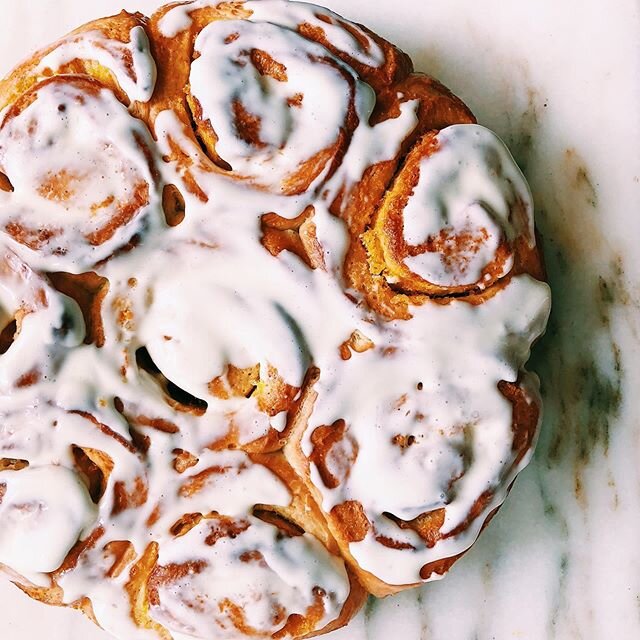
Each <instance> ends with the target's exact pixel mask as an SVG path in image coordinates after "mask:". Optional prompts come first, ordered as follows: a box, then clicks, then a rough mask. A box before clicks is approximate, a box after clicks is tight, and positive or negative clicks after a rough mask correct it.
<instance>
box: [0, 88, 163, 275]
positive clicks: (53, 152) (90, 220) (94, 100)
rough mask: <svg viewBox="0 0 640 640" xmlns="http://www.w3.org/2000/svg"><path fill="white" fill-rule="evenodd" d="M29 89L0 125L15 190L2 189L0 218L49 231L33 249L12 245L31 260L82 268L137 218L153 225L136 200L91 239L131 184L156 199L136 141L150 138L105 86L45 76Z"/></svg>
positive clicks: (2, 156) (0, 148) (1, 159)
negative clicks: (24, 102)
mask: <svg viewBox="0 0 640 640" xmlns="http://www.w3.org/2000/svg"><path fill="white" fill-rule="evenodd" d="M35 91H36V99H35V100H34V101H33V102H32V103H31V104H30V105H29V106H27V107H26V108H25V109H24V110H23V111H22V112H21V113H19V114H18V115H16V116H15V117H9V116H7V117H6V118H5V120H4V122H3V123H2V126H1V127H0V168H1V169H2V171H4V172H5V173H6V174H8V175H10V176H11V180H12V184H13V188H14V191H13V192H12V193H7V194H4V193H3V194H1V195H2V196H3V197H2V198H0V224H2V225H3V226H4V225H9V224H16V223H18V224H20V225H22V226H24V227H26V228H28V229H33V230H35V231H38V230H42V229H49V230H51V232H52V234H53V236H52V237H51V238H50V239H48V240H47V241H46V242H45V244H44V249H43V251H41V252H38V253H39V254H40V255H35V252H31V251H29V250H28V249H26V247H23V246H22V245H19V244H18V243H16V244H15V246H14V250H15V251H16V252H18V253H20V254H21V255H22V256H23V257H25V258H26V259H27V260H28V261H29V262H30V263H31V264H33V265H34V266H38V267H45V268H47V269H51V270H55V269H66V270H70V271H76V270H82V269H85V268H87V267H88V266H90V265H91V264H93V263H95V262H97V261H98V260H100V259H102V258H105V257H107V256H109V255H110V254H111V253H113V251H114V250H115V249H117V248H118V247H120V246H121V245H123V244H125V243H126V242H127V241H128V240H129V239H130V238H131V236H132V235H133V234H134V233H135V232H137V231H139V230H140V229H141V228H143V225H144V224H146V223H149V222H151V223H152V224H158V223H159V220H158V219H157V217H156V218H155V219H154V220H151V221H149V220H145V218H146V216H145V214H146V212H147V211H148V209H149V208H151V207H147V206H144V202H142V203H141V204H142V205H143V206H139V207H138V209H137V210H135V211H134V212H133V214H132V216H131V220H130V222H127V223H125V224H122V225H121V226H119V227H118V228H117V229H115V232H114V233H113V234H112V236H111V237H110V238H108V239H107V240H106V241H105V242H102V243H101V244H96V242H95V241H93V240H92V234H97V233H99V232H100V230H101V229H102V228H103V227H104V226H105V225H107V224H108V223H109V222H110V221H111V220H112V219H114V218H117V216H118V215H120V208H119V207H120V206H121V204H124V205H128V204H129V203H131V202H134V198H135V190H136V189H137V188H142V189H144V191H145V194H146V197H145V198H144V200H146V201H147V202H148V203H149V204H150V205H154V204H155V202H154V201H155V200H156V198H157V194H156V191H155V184H154V179H153V177H152V175H151V171H150V167H149V165H148V162H147V159H146V158H145V155H144V152H143V150H142V148H141V147H140V143H142V144H145V145H150V144H152V140H151V137H150V135H149V132H148V131H147V129H146V127H145V125H144V124H143V123H142V122H141V121H139V120H137V119H135V118H133V117H131V115H130V114H129V112H128V111H127V109H126V108H125V107H124V106H123V105H122V104H121V103H120V102H119V101H118V100H117V99H116V97H115V96H114V94H113V93H112V92H111V91H109V90H107V89H101V90H99V92H98V93H97V95H93V94H89V93H87V91H86V87H85V86H83V85H82V84H78V83H77V82H67V83H65V82H59V81H53V82H51V81H49V82H46V83H45V84H43V85H42V86H40V87H38V88H37V89H36V90H35ZM88 185H90V188H89V187H88ZM156 208H157V205H156Z"/></svg>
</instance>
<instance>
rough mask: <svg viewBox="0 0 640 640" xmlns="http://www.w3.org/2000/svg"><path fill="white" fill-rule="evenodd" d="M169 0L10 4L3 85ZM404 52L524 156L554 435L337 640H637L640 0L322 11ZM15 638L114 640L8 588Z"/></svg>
mask: <svg viewBox="0 0 640 640" xmlns="http://www.w3.org/2000/svg"><path fill="white" fill-rule="evenodd" d="M158 4H159V2H158V1H157V0H91V1H90V2H87V1H84V2H82V1H81V0H28V1H27V0H23V1H22V2H19V3H18V2H15V0H0V9H1V10H2V16H3V19H2V23H1V24H0V74H4V73H5V72H6V71H8V70H9V68H10V67H11V66H12V65H13V64H14V63H15V62H17V61H18V60H19V59H20V58H22V57H23V56H25V55H27V54H28V53H30V52H31V51H32V50H33V49H35V48H36V47H37V46H39V45H42V44H45V43H47V42H48V41H51V40H53V39H55V38H56V37H57V36H59V35H62V34H63V33H65V32H66V31H68V30H70V29H71V28H73V27H75V26H78V25H79V24H81V23H83V22H85V21H87V20H89V19H92V18H94V17H98V16H101V15H108V14H110V13H114V12H115V11H116V10H118V9H120V8H126V9H129V10H132V9H139V10H141V11H146V12H149V11H151V10H152V9H153V8H154V7H155V6H157V5H158ZM324 4H325V5H327V6H329V7H330V8H332V9H334V10H336V11H338V12H340V13H343V14H344V15H346V16H347V17H349V18H352V19H355V20H357V21H360V22H363V23H365V24H367V25H368V26H370V27H371V28H373V29H374V30H376V31H378V32H379V33H380V34H382V35H384V36H386V37H387V38H388V39H390V40H391V41H393V42H395V43H397V44H398V45H400V46H401V47H402V48H403V49H405V50H406V51H407V52H408V53H409V54H411V56H412V57H413V59H414V61H415V63H416V68H417V69H419V70H421V71H426V72H428V73H430V74H432V75H435V76H436V77H438V78H439V79H440V80H442V81H443V82H444V83H445V84H446V85H448V86H449V87H450V88H451V89H452V90H453V91H454V92H455V93H457V94H458V95H460V96H461V97H462V98H463V99H464V100H465V101H466V102H467V104H469V106H470V107H471V108H472V109H473V111H474V112H475V113H476V115H477V116H478V119H479V121H480V122H481V123H482V124H485V125H487V126H489V127H491V128H493V129H494V130H495V131H497V132H498V134H500V135H501V136H502V137H503V138H504V139H505V140H506V142H507V144H508V145H509V146H510V147H511V149H512V151H513V153H514V155H515V157H516V159H517V160H518V162H519V164H520V165H521V167H522V168H523V170H524V172H525V174H526V176H527V178H528V179H529V181H530V183H531V186H532V190H533V193H534V198H535V201H536V209H537V222H538V226H539V228H540V231H541V233H542V235H543V238H544V249H545V254H546V260H547V265H548V270H549V276H550V280H551V284H552V288H553V291H554V310H553V314H552V319H551V323H550V327H549V331H548V333H547V336H546V337H545V338H544V340H543V341H542V342H541V343H540V344H539V345H538V347H537V349H536V352H535V354H534V361H533V365H532V368H533V369H534V370H536V371H537V372H538V373H539V374H540V376H541V378H542V385H543V394H544V398H545V403H546V404H545V420H544V427H543V432H542V436H541V439H540V443H539V446H538V450H537V453H536V456H535V458H534V461H533V463H532V464H531V465H530V466H529V468H528V469H527V470H526V471H525V472H523V473H522V474H521V476H520V477H519V479H518V480H517V482H516V485H515V487H514V489H513V491H512V493H511V496H510V497H509V499H508V500H507V503H506V505H505V506H504V507H503V509H502V510H501V512H500V514H499V515H498V516H497V517H496V518H495V519H494V520H493V522H492V523H491V525H490V526H489V527H488V528H487V530H486V531H485V533H484V534H483V536H482V537H481V539H480V541H479V542H478V543H477V544H476V545H475V547H474V549H473V550H472V551H470V552H469V553H468V554H467V555H466V556H465V557H464V558H463V559H462V560H461V561H460V562H458V563H457V564H456V565H454V568H453V569H452V570H451V572H450V574H449V575H448V576H447V577H446V579H445V580H443V581H441V582H438V583H431V584H428V585H425V586H424V587H423V588H421V589H418V590H415V591H412V592H408V593H405V594H402V595H400V596H397V597H393V598H388V599H386V600H383V601H374V600H371V601H370V603H369V605H368V606H367V607H366V609H365V610H364V611H363V612H362V613H361V614H360V615H359V617H358V618H357V619H356V620H355V621H353V622H352V624H351V625H350V626H349V627H348V629H346V630H343V631H340V632H337V633H335V634H334V635H332V636H330V638H331V640H365V639H366V640H388V639H389V638H398V639H400V638H402V639H403V640H404V639H407V640H414V639H415V640H418V639H421V640H422V639H425V640H426V639H428V640H441V639H442V640H444V639H445V638H446V639H447V640H473V639H476V640H493V639H496V640H508V639H512V638H513V639H516V638H517V639H522V640H525V639H526V640H553V639H557V640H569V639H580V640H591V639H593V640H603V639H608V638H616V639H619V640H627V639H629V640H631V639H634V638H639V637H640V545H639V544H638V538H639V527H638V525H639V523H640V411H638V407H639V406H640V400H639V399H638V395H639V394H638V391H637V389H639V388H640V312H639V309H640V248H638V246H637V243H638V240H639V239H640V215H638V214H639V213H640V152H639V149H640V37H639V36H640V6H639V5H638V3H637V2H636V1H635V0H618V1H617V2H615V3H610V2H606V0H582V1H578V0H564V1H562V2H560V1H558V0H536V2H523V1H520V2H509V3H507V2H501V1H500V0H482V2H478V1H477V0H393V1H392V2H385V3H382V2H380V3H377V2H376V3H373V2H370V1H368V0H325V1H324ZM0 617H1V619H2V622H1V623H0V625H1V631H0V636H1V637H2V638H3V639H6V640H31V639H32V638H33V639H35V638H43V637H46V638H47V639H48V640H75V639H78V640H80V639H82V640H107V638H108V636H107V635H106V634H105V633H103V632H101V631H100V630H98V629H96V628H94V627H93V625H92V624H91V623H89V622H88V621H86V620H85V619H84V618H83V617H82V616H81V615H79V614H78V613H76V612H72V611H66V610H57V609H52V608H48V607H45V606H43V605H38V604H36V603H33V602H31V601H29V600H28V599H27V598H26V596H23V595H22V594H21V593H20V592H19V591H18V590H17V589H15V588H14V587H13V586H12V585H10V584H8V583H7V582H2V581H0Z"/></svg>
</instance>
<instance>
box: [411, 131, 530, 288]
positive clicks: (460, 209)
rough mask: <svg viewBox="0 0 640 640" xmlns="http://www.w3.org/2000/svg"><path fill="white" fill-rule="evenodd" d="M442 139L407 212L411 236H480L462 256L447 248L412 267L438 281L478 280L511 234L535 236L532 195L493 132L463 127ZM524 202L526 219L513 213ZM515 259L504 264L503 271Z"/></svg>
mask: <svg viewBox="0 0 640 640" xmlns="http://www.w3.org/2000/svg"><path fill="white" fill-rule="evenodd" d="M436 140H437V143H438V152H437V153H434V154H432V155H430V156H428V157H426V158H424V159H423V160H422V161H421V163H420V178H419V181H418V184H417V185H416V187H415V189H414V191H413V194H412V195H411V197H410V198H409V201H408V202H407V205H406V207H405V208H404V211H403V220H404V237H405V240H406V241H407V243H408V244H412V245H417V244H420V243H422V242H425V241H426V240H427V238H430V237H431V238H435V237H437V236H438V235H439V234H440V233H441V232H443V231H444V232H447V231H450V232H453V234H461V233H462V234H464V233H466V234H469V235H470V236H471V237H472V238H476V241H475V242H472V243H471V244H470V245H468V246H463V247H462V251H456V253H457V256H458V258H457V259H456V260H454V261H451V260H447V257H448V255H447V253H445V254H443V253H441V252H424V253H420V254H419V255H416V256H410V257H408V258H406V259H405V264H406V266H407V267H408V268H409V269H410V270H411V271H413V272H414V273H416V274H418V275H420V276H421V277H423V278H424V279H425V280H427V281H428V282H432V283H434V284H438V285H443V286H447V285H464V284H474V283H475V282H478V280H480V278H481V276H482V270H483V269H484V268H485V267H486V266H487V265H489V264H491V262H492V261H493V260H494V258H495V254H496V250H497V248H498V245H499V243H500V241H501V239H502V238H503V237H504V236H506V239H507V240H509V241H513V239H514V237H516V236H520V235H522V236H524V237H525V238H526V239H527V240H529V242H532V241H533V226H532V225H533V222H532V221H533V205H532V202H531V193H530V191H529V186H528V185H527V183H526V181H525V179H524V177H523V175H522V173H521V172H520V169H519V168H518V166H517V165H516V164H515V162H514V161H513V158H512V157H511V154H510V153H509V150H508V149H507V148H506V146H505V145H504V143H503V142H502V141H501V140H500V139H499V138H498V137H497V136H496V134H495V133H493V132H492V131H490V130H489V129H486V128H485V127H482V126H479V125H456V126H452V127H447V128H446V129H443V130H442V131H440V132H439V133H438V135H437V136H436ZM517 206H521V207H522V208H523V209H524V211H523V214H522V216H521V218H517V217H515V216H513V211H514V208H516V207H517ZM448 248H449V249H450V250H451V249H453V247H452V246H450V245H448ZM512 262H513V261H512V260H509V261H507V262H506V263H505V264H504V265H503V269H502V275H504V274H505V273H508V272H509V270H510V269H511V267H512Z"/></svg>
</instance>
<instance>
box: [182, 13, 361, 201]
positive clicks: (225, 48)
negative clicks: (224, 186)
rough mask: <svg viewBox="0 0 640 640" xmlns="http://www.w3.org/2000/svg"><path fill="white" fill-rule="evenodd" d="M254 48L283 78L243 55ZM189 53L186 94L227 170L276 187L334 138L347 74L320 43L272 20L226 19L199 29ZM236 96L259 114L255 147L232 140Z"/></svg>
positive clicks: (346, 96) (343, 109)
mask: <svg viewBox="0 0 640 640" xmlns="http://www.w3.org/2000/svg"><path fill="white" fill-rule="evenodd" d="M235 34H238V37H237V38H236V39H234V40H233V41H231V42H228V40H227V39H228V38H229V37H230V36H232V35H235ZM255 49H257V50H260V51H264V52H266V53H267V54H269V55H270V56H271V57H272V58H273V59H274V60H275V61H277V62H278V63H279V64H281V65H284V67H285V68H286V72H285V73H286V76H287V79H286V81H283V80H278V79H275V78H272V77H269V76H265V75H261V73H260V72H259V71H258V69H256V67H255V66H254V65H253V64H252V63H251V59H250V52H251V51H252V50H255ZM195 50H196V51H197V52H198V54H199V56H198V57H197V58H196V59H195V60H194V61H193V63H192V64H191V74H190V76H189V79H190V85H191V91H192V93H193V95H194V96H195V97H196V98H197V99H198V101H199V102H200V105H201V106H202V111H203V119H205V120H209V121H210V122H211V124H212V126H213V128H214V130H215V132H216V135H217V137H218V141H217V142H216V152H217V153H218V154H219V155H220V156H221V157H222V158H223V159H224V160H225V161H226V162H228V163H229V164H230V165H231V167H232V170H233V171H234V172H235V173H238V174H239V175H247V176H251V177H253V178H254V179H255V180H256V181H257V182H258V183H259V184H264V185H267V186H270V187H271V188H273V189H277V188H278V186H279V185H280V183H281V182H282V180H283V179H284V178H285V177H286V176H287V175H288V174H289V173H290V172H291V170H292V168H297V167H298V166H299V165H300V164H302V163H303V162H305V161H306V160H310V159H311V158H312V157H313V156H314V155H315V154H317V153H318V152H320V151H323V150H324V149H326V148H328V147H331V146H332V145H333V144H335V142H336V141H337V139H338V135H339V133H340V130H341V128H342V127H343V126H344V123H345V120H346V118H347V113H348V109H349V103H350V101H351V97H350V94H351V91H352V89H351V88H350V86H349V82H348V80H347V79H345V77H344V75H343V74H345V73H348V72H346V71H344V70H343V65H342V64H341V63H338V62H337V61H335V60H333V59H331V58H328V57H327V55H328V52H327V50H326V49H324V47H321V46H320V45H317V44H315V43H312V42H309V41H308V40H305V39H304V38H302V37H301V36H299V35H298V34H296V33H294V32H293V31H289V30H288V29H282V28H281V27H278V26H276V25H272V24H269V23H252V22H248V21H246V20H230V21H219V22H212V23H211V24H209V25H208V26H206V27H205V28H204V29H203V30H202V31H201V32H200V34H199V35H198V38H197V39H196V42H195ZM347 78H348V76H347ZM296 96H301V100H302V102H301V104H299V105H293V106H292V105H291V104H289V103H288V100H292V99H295V97H296ZM236 100H237V101H239V102H240V103H241V104H243V105H248V108H247V107H245V108H247V111H248V112H249V113H250V114H251V116H252V117H256V118H258V119H259V122H260V129H259V137H260V144H259V145H256V144H251V143H248V142H245V141H244V140H241V139H240V138H239V137H238V134H237V130H236V126H235V120H234V112H233V109H232V104H233V102H234V101H236Z"/></svg>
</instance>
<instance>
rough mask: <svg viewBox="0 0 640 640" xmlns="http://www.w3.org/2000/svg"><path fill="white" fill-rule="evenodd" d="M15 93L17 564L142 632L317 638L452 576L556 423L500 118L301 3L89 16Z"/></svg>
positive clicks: (2, 488)
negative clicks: (544, 422)
mask: <svg viewBox="0 0 640 640" xmlns="http://www.w3.org/2000/svg"><path fill="white" fill-rule="evenodd" d="M0 109H1V111H0V569H1V570H2V571H3V572H5V573H7V574H8V575H9V576H10V577H11V579H12V580H13V581H14V582H15V583H16V584H17V585H19V586H20V588H21V589H23V590H24V591H25V592H26V593H27V594H29V595H30V596H31V597H33V598H35V599H37V600H40V601H42V602H46V603H49V604H53V605H57V606H70V607H75V608H77V609H80V610H82V611H83V612H84V613H85V614H86V615H87V616H89V617H90V618H91V619H92V620H93V621H94V622H96V623H97V624H99V625H101V626H102V627H103V628H105V629H106V630H107V631H109V632H110V633H112V634H113V635H115V636H116V637H120V638H126V639H127V640H135V639H136V638H149V637H158V638H162V639H166V640H169V639H170V638H173V637H175V638H185V637H195V638H201V639H203V640H213V639H218V638H220V639H224V638H229V639H232V638H234V639H235V638H239V637H258V638H273V639H276V640H279V639H285V638H303V637H310V636H312V635H319V634H322V633H326V632H328V631H331V630H333V629H336V628H338V627H340V626H343V625H345V624H346V623H347V622H348V621H349V620H350V619H351V618H352V617H353V616H354V615H355V614H356V612H357V611H358V610H359V608H360V607H361V605H362V604H363V602H364V600H365V598H366V596H367V595H368V594H374V595H376V596H384V595H388V594H391V593H395V592H397V591H400V590H402V589H405V588H408V587H410V586H415V585H417V584H420V583H422V582H424V581H428V580H432V579H436V578H439V577H441V576H442V575H444V574H445V573H446V571H447V570H448V569H449V567H450V566H451V565H452V564H453V562H455V560H456V559H457V558H459V557H460V556H461V555H462V554H463V553H465V552H466V551H467V550H468V549H469V548H470V546H471V545H472V544H473V542H474V541H475V540H476V538H477V536H478V535H479V533H480V532H481V531H482V529H483V528H484V527H485V526H486V525H487V523H488V522H489V520H490V519H491V518H492V517H493V516H494V514H495V513H496V511H497V510H498V508H499V507H500V505H501V504H502V502H503V500H504V499H505V497H506V495H507V493H508V491H509V489H510V487H511V486H512V484H513V482H514V481H515V478H516V475H517V474H518V472H519V471H520V470H521V469H522V468H523V467H524V466H525V465H526V464H527V462H528V460H529V458H530V456H531V453H532V450H533V447H534V445H535V440H536V436H537V432H538V426H539V422H540V415H541V403H540V398H539V394H538V383H537V379H536V378H535V376H534V375H533V374H530V373H528V372H527V371H526V370H525V369H524V365H525V363H526V361H527V359H528V357H529V350H530V348H531V345H532V344H533V343H534V342H535V340H536V339H537V338H538V337H539V336H540V335H541V334H542V333H543V331H544V328H545V324H546V321H547V317H548V313H549V289H548V286H547V285H546V284H545V283H544V270H543V266H542V261H541V254H540V250H539V247H538V246H537V245H536V235H535V229H534V221H533V204H532V202H531V196H530V193H529V189H528V186H527V184H526V181H525V179H524V177H523V176H522V174H521V173H520V171H519V169H518V167H517V165H516V164H515V162H514V160H513V158H512V157H511V155H510V154H509V152H508V150H507V149H506V147H505V146H504V144H503V143H502V142H501V141H500V140H499V138H498V137H497V136H496V135H495V134H494V133H492V132H490V131H489V130H487V129H485V128H484V127H482V126H479V125H478V124H477V123H476V121H475V118H474V117H473V114H471V112H470V111H469V109H468V108H467V107H466V106H465V105H464V103H463V102H462V101H461V100H460V99H458V98H457V97H455V96H454V95H453V94H452V93H451V92H450V91H449V90H448V89H446V88H445V87H443V86H442V85H441V84H440V83H439V82H437V81H436V80H434V79H433V78H431V77H429V76H426V75H424V74H420V73H416V72H414V70H413V67H412V64H411V61H410V60H409V58H408V57H407V56H406V55H405V54H404V53H402V52H401V51H400V50H399V49H397V48H396V47H394V46H393V45H391V44H390V43H388V42H386V41H385V40H384V39H382V38H381V37H379V36H377V35H376V34H374V33H372V32H371V31H369V30H368V29H366V28H365V27H363V26H361V25H358V24H355V23H352V22H349V21H348V20H345V19H344V18H342V17H341V16H338V15H337V14H335V13H333V12H331V11H328V10H326V9H323V8H321V7H316V6H314V5H310V4H306V3H302V2H286V1H284V0H262V1H260V2H257V1H252V0H249V1H246V2H221V3H216V2H210V1H208V0H196V1H191V2H179V3H174V4H171V5H167V6H165V7H162V8H161V9H159V10H158V12H157V13H156V14H155V15H153V16H152V17H151V18H145V17H144V16H142V15H140V14H128V13H126V12H123V13H121V14H119V15H117V16H114V17H111V18H105V19H102V20H98V21H95V22H92V23H90V24H88V25H86V26H84V27H81V28H80V29H78V30H77V31H75V32H73V33H72V34H70V35H69V36H66V37H65V38H63V39H62V40H60V41H59V42H57V43H55V44H54V45H52V46H50V47H48V48H46V49H44V50H43V51H41V52H38V53H36V54H35V55H34V56H33V57H32V58H31V59H30V60H29V61H27V62H25V63H24V64H22V65H21V66H19V67H18V68H17V69H16V70H14V71H13V72H12V73H11V74H10V75H9V77H8V78H6V79H5V80H3V81H2V82H1V83H0Z"/></svg>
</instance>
